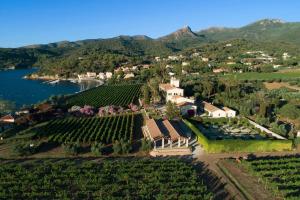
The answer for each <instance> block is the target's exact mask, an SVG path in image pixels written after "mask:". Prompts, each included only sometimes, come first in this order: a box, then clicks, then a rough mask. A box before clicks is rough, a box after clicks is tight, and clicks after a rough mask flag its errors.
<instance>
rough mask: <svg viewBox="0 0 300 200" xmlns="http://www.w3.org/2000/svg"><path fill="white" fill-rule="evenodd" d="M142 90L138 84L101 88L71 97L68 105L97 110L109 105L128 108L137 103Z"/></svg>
mask: <svg viewBox="0 0 300 200" xmlns="http://www.w3.org/2000/svg"><path fill="white" fill-rule="evenodd" d="M140 89H141V85H138V84H136V85H112V86H100V87H96V88H93V89H90V90H87V91H84V92H81V93H79V94H75V95H73V96H71V97H70V98H69V99H68V100H67V105H69V106H74V105H77V106H84V105H90V106H93V107H96V108H97V107H102V106H108V105H115V106H128V105H129V104H130V103H136V102H137V100H138V97H139V95H140Z"/></svg>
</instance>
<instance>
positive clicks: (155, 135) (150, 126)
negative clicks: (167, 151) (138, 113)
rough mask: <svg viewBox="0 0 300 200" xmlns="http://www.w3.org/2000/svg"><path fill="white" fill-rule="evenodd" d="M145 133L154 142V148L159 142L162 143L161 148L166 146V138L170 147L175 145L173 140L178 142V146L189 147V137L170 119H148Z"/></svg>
mask: <svg viewBox="0 0 300 200" xmlns="http://www.w3.org/2000/svg"><path fill="white" fill-rule="evenodd" d="M143 133H144V136H145V137H146V138H149V139H151V140H152V141H153V142H154V148H156V147H157V144H158V143H161V148H165V146H166V145H165V140H166V141H167V142H168V146H169V147H170V148H172V147H173V145H172V143H173V142H177V146H178V147H181V146H182V145H183V146H186V147H188V138H186V137H184V136H182V133H180V131H179V130H177V129H176V128H175V127H174V126H173V125H172V123H171V122H170V121H169V120H163V121H161V120H154V119H147V120H146V125H145V126H144V127H143Z"/></svg>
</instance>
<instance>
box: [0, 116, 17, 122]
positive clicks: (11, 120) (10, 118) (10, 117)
mask: <svg viewBox="0 0 300 200" xmlns="http://www.w3.org/2000/svg"><path fill="white" fill-rule="evenodd" d="M0 122H2V123H15V118H14V117H13V116H12V115H5V116H3V117H1V118H0Z"/></svg>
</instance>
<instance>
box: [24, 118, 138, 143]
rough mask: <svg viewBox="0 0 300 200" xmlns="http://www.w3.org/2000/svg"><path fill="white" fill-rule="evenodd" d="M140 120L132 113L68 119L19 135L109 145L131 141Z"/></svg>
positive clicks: (55, 140)
mask: <svg viewBox="0 0 300 200" xmlns="http://www.w3.org/2000/svg"><path fill="white" fill-rule="evenodd" d="M140 120H141V116H140V115H139V114H132V113H131V114H124V115H117V116H107V117H91V118H89V117H83V118H77V117H69V118H64V119H55V120H51V121H49V122H47V123H43V124H39V125H37V126H35V127H33V128H30V129H28V130H26V131H24V132H22V133H20V135H22V134H24V135H26V134H33V135H32V136H31V137H33V138H47V139H48V140H49V141H54V142H58V143H66V142H81V143H92V142H95V141H97V142H102V143H105V144H110V143H112V142H113V141H115V140H120V139H123V140H130V141H132V140H133V139H134V137H135V134H134V132H135V130H136V129H137V128H138V127H135V124H138V123H140ZM137 126H138V125H137Z"/></svg>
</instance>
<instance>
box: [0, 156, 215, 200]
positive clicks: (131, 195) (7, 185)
mask: <svg viewBox="0 0 300 200" xmlns="http://www.w3.org/2000/svg"><path fill="white" fill-rule="evenodd" d="M0 173H1V176H0V199H103V200H106V199H120V200H121V199H149V200H150V199H161V200H168V199H191V200H192V199H202V200H209V199H212V193H211V192H210V191H209V190H208V189H207V187H206V186H205V185H204V183H203V182H202V179H201V178H200V176H199V174H198V173H197V171H196V169H194V168H193V165H192V164H190V163H185V162H183V161H181V160H179V159H149V158H144V159H109V160H108V159H107V160H103V161H101V162H99V161H98V162H96V161H88V160H82V159H74V160H69V159H56V160H55V159H45V160H31V161H21V160H20V161H18V160H17V161H13V160H2V161H0Z"/></svg>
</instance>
